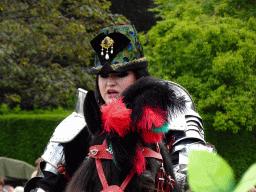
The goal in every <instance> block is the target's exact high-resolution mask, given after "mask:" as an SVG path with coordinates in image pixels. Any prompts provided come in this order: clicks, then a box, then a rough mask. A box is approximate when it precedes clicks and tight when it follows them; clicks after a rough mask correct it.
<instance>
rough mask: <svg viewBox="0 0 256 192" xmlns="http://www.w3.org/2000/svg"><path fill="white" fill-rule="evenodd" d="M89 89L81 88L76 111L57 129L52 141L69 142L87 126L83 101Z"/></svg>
mask: <svg viewBox="0 0 256 192" xmlns="http://www.w3.org/2000/svg"><path fill="white" fill-rule="evenodd" d="M86 93H87V91H85V90H83V89H81V88H79V89H78V96H77V103H76V109H75V112H73V113H72V114H71V115H69V116H68V117H67V118H66V119H64V120H63V121H62V122H61V123H60V124H59V125H58V126H57V127H56V129H55V131H54V133H53V135H52V137H51V139H50V141H51V142H56V143H67V142H70V141H72V140H73V139H74V138H75V137H76V136H77V135H78V134H79V133H80V132H81V130H82V129H83V128H84V127H85V126H86V122H85V120H84V115H83V103H84V99H85V96H86Z"/></svg>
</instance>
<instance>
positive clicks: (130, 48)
mask: <svg viewBox="0 0 256 192" xmlns="http://www.w3.org/2000/svg"><path fill="white" fill-rule="evenodd" d="M91 45H92V47H93V49H94V51H95V52H96V57H95V63H94V64H95V67H93V68H92V72H93V73H94V74H107V73H113V72H124V71H129V70H133V69H142V68H146V67H147V66H148V61H147V60H146V57H144V53H143V47H142V45H141V43H140V40H139V35H138V33H137V31H136V29H135V27H134V26H132V25H120V26H114V27H109V28H104V29H102V30H101V32H100V34H99V35H98V36H96V37H95V38H94V39H93V40H92V41H91Z"/></svg>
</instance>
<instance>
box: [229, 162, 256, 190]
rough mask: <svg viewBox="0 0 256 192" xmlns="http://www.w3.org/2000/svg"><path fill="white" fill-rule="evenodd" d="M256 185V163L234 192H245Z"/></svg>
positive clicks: (245, 174)
mask: <svg viewBox="0 0 256 192" xmlns="http://www.w3.org/2000/svg"><path fill="white" fill-rule="evenodd" d="M254 185H256V163H255V164H253V165H252V166H251V167H250V168H249V169H248V170H247V171H246V172H245V173H244V176H243V177H242V179H241V180H240V182H239V183H238V185H237V187H236V189H235V191H234V192H244V191H248V190H249V189H251V188H252V187H253V186H254Z"/></svg>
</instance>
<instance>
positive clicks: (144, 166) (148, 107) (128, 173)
mask: <svg viewBox="0 0 256 192" xmlns="http://www.w3.org/2000/svg"><path fill="white" fill-rule="evenodd" d="M163 103H164V104H163ZM184 103H185V100H184V99H183V98H178V97H177V96H176V95H175V94H174V91H173V90H172V89H171V87H170V85H168V84H166V83H165V82H164V81H163V80H159V79H156V78H153V77H147V78H142V79H139V80H138V81H137V82H136V83H135V84H133V85H131V86H130V87H129V89H128V90H126V91H125V92H124V93H123V94H122V96H121V97H120V98H119V99H117V100H113V101H112V102H110V103H107V104H105V105H103V106H102V107H101V108H100V107H99V106H98V104H97V101H96V99H95V96H94V93H93V92H92V91H88V93H87V95H86V98H85V101H84V117H85V121H86V122H87V128H88V131H89V132H90V134H91V135H92V140H91V143H90V148H89V154H88V156H87V157H86V158H85V160H84V162H83V163H82V164H81V165H80V167H79V168H78V170H77V171H76V172H75V174H74V175H73V177H72V179H71V181H70V182H69V184H68V185H67V187H66V190H65V191H66V192H71V191H72V192H81V191H85V192H92V191H94V192H100V191H101V192H111V191H115V192H122V191H123V192H135V191H136V192H138V191H141V192H151V191H152V192H153V191H162V192H169V191H170V192H179V191H181V190H180V189H179V186H178V185H177V183H176V180H175V176H174V173H173V167H172V162H171V157H170V156H169V154H168V152H167V149H166V145H165V143H164V142H163V138H164V135H165V134H164V133H165V132H167V120H168V119H167V111H168V112H171V113H173V114H174V113H177V111H182V110H184V109H183V107H184V106H185V104H184ZM152 130H154V131H152ZM79 150H81V153H82V152H83V149H79Z"/></svg>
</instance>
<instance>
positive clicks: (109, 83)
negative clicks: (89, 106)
mask: <svg viewBox="0 0 256 192" xmlns="http://www.w3.org/2000/svg"><path fill="white" fill-rule="evenodd" d="M98 78H99V79H98V83H99V89H100V94H101V96H102V98H103V100H104V101H105V102H106V103H107V102H109V101H111V100H112V99H113V98H116V99H117V98H118V97H119V96H120V95H121V94H122V93H123V91H124V90H125V89H126V88H127V87H129V86H130V85H132V84H133V83H135V82H136V81H137V79H136V77H135V74H134V73H133V71H126V72H122V73H108V74H101V75H99V76H98Z"/></svg>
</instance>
